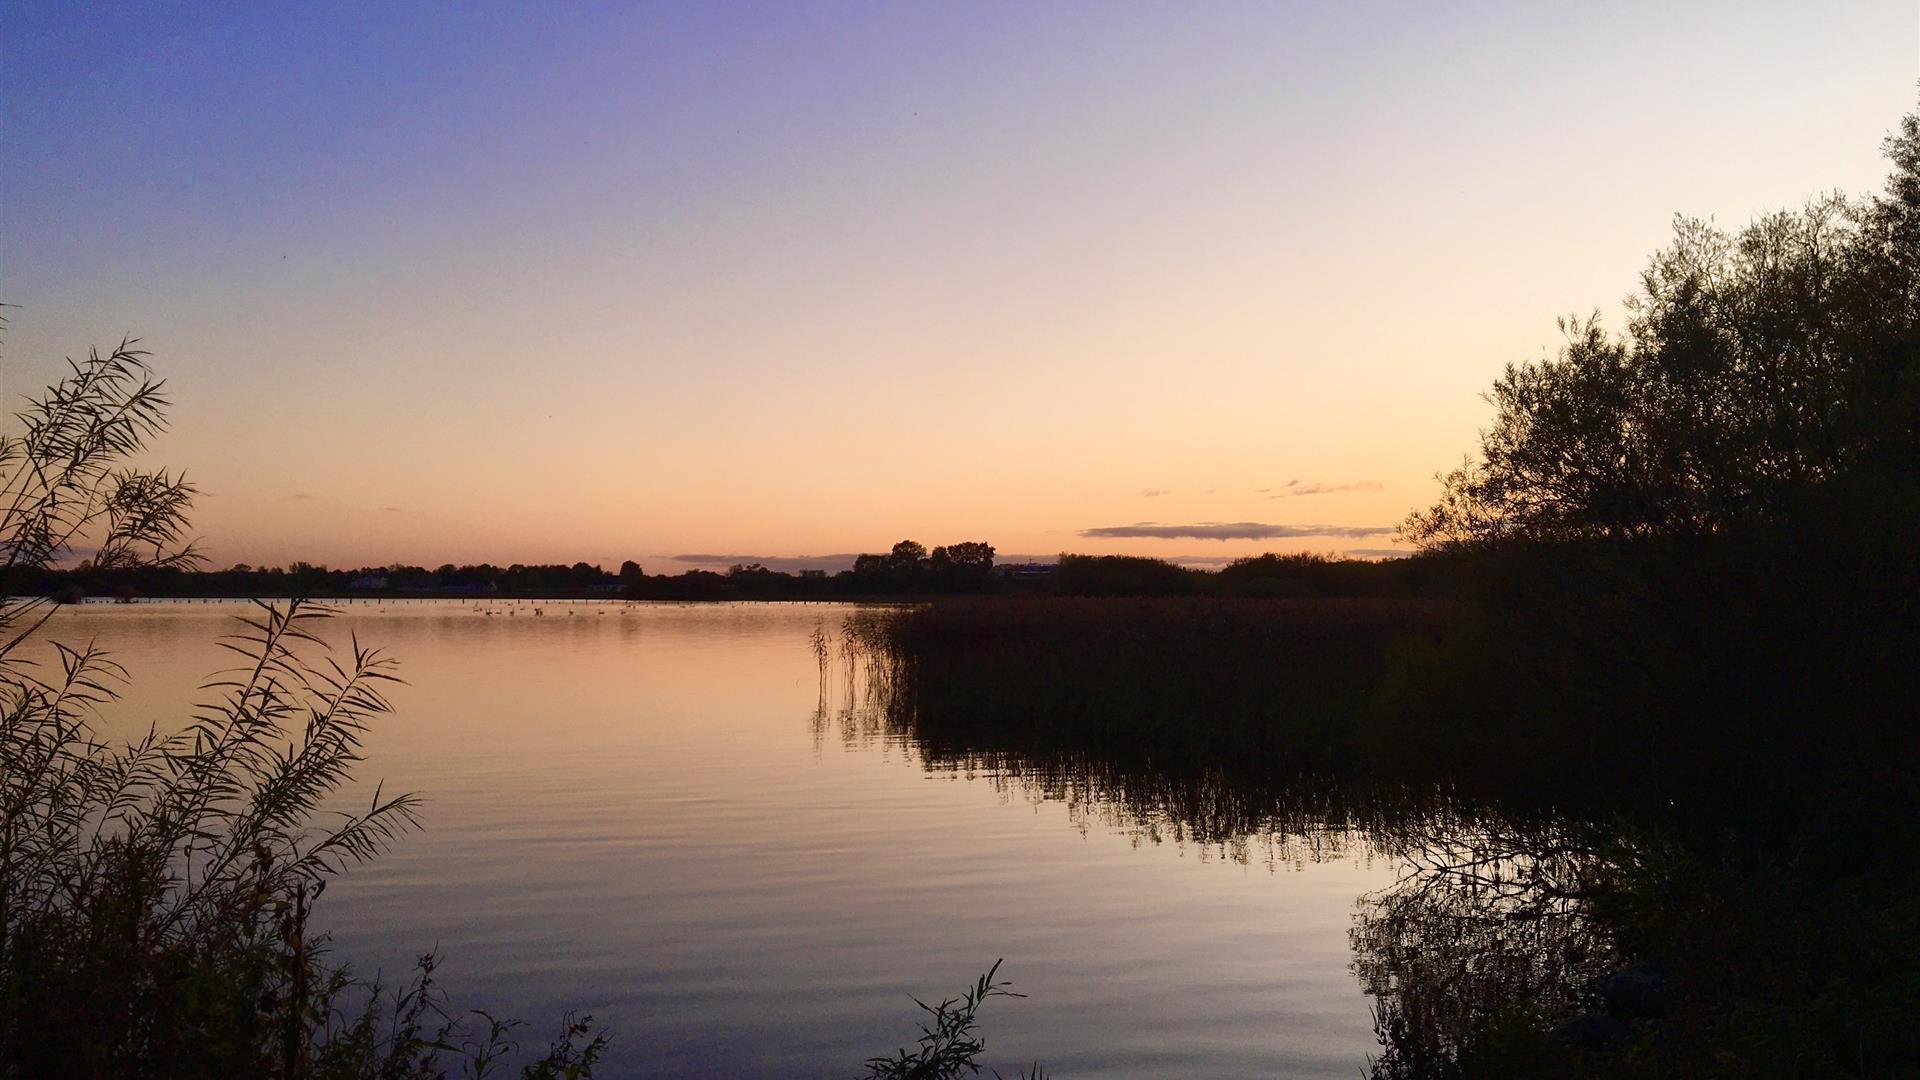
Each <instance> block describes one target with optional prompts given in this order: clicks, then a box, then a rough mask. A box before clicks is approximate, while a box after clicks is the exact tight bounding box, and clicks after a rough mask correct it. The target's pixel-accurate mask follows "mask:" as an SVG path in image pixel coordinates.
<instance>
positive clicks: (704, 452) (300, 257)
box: [0, 0, 1920, 572]
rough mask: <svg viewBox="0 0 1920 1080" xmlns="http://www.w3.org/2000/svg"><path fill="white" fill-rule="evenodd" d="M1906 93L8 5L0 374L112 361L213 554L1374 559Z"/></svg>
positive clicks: (1595, 14)
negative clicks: (186, 487)
mask: <svg viewBox="0 0 1920 1080" xmlns="http://www.w3.org/2000/svg"><path fill="white" fill-rule="evenodd" d="M1916 80H1920V9H1917V8H1916V5H1915V4H1914V3H1913V2H1912V0H1884V2H1880V3H1855V4H1805V3H1795V4H1756V3H1734V4H1724V5H1718V4H1671V3H1655V4H1645V5H1627V4H1608V5H1594V4H1580V5H1574V4H1568V5H1543V4H1537V3H1524V4H1511V5H1494V4H1486V5H1477V6H1473V7H1471V8H1469V7H1467V6H1465V5H1455V4H1408V5H1404V6H1396V5H1384V4H1380V5H1374V4H1280V3H1271V4H1253V5H1241V4H1200V3H1192V4H1110V3H1095V4H1086V5H1070V4H1054V3H1048V4H1019V5H979V4H965V3H963V4H892V5H882V4H789V3H781V4H768V5H764V6H755V5H746V4H724V5H718V4H701V5H695V4H685V5H651V6H642V5H638V4H609V5H604V6H594V7H585V6H575V5H560V4H525V5H505V4H479V5H438V4H435V5H429V4H372V3H366V4H308V5H288V6H284V7H278V6H272V5H266V4H258V5H253V4H248V5H222V6H217V7H216V6H193V7H179V8H172V7H170V6H166V5H131V4H129V5H112V6H110V7H108V8H107V9H106V10H97V9H95V8H92V7H88V8H81V7H79V6H77V5H69V4H39V3H23V2H21V0H10V2H9V3H7V4H6V5H5V7H4V8H0V300H4V301H6V302H8V303H10V304H13V305H17V306H16V307H14V308H12V309H9V311H8V312H7V314H8V318H9V320H10V323H11V325H10V327H9V329H8V331H7V333H6V338H5V347H4V354H3V360H4V366H3V367H0V378H3V380H4V382H3V384H0V389H4V391H5V392H6V394H7V396H8V397H9V398H17V396H18V395H19V394H21V393H24V392H27V391H30V390H33V389H35V388H37V387H38V386H39V385H41V384H42V383H44V382H45V381H47V380H48V379H49V378H50V377H52V376H53V375H54V374H55V373H56V371H57V365H58V364H59V361H60V358H61V357H62V356H65V355H77V354H80V353H83V352H84V351H85V349H86V347H87V346H88V345H89V344H94V343H98V344H102V345H110V344H114V343H116V342H117V341H118V340H119V338H120V337H121V335H123V334H134V335H137V336H140V337H142V338H144V339H145V343H146V345H147V347H148V348H150V349H152V350H153V352H154V360H155V363H156V365H157V366H158V367H159V369H160V370H161V371H162V372H163V373H164V374H165V375H167V376H168V377H169V378H170V380H171V382H172V386H173V389H174V393H175V397H176V400H177V402H178V408H177V410H176V413H175V431H174V433H173V434H172V435H170V436H169V437H168V438H167V439H166V441H165V442H164V444H163V448H162V452H161V453H160V454H159V455H158V460H161V461H164V462H165V463H167V464H170V465H180V466H184V467H186V468H187V469H188V471H189V473H190V474H191V475H192V476H194V477H195V478H197V480H198V482H199V484H200V485H201V486H202V487H203V488H204V490H205V493H206V496H205V498H204V499H203V500H202V502H201V504H200V507H199V509H198V512H197V522H198V526H199V531H200V532H201V533H202V534H204V536H205V538H206V545H207V548H208V551H209V553H210V555H211V557H212V560H213V562H214V563H215V564H217V565H227V564H230V563H233V562H237V561H246V562H252V563H282V562H286V561H290V560H293V559H305V560H308V561H313V562H325V563H329V564H333V565H361V564H371V563H388V562H393V561H404V562H424V563H427V564H429V565H434V564H438V563H440V562H447V561H452V562H466V561H480V560H486V561H492V562H497V563H508V562H514V561H520V562H535V561H568V562H571V561H574V560H576V559H585V560H587V561H590V562H602V563H605V564H608V565H609V566H610V565H612V564H614V563H617V562H618V561H619V560H621V559H624V558H638V559H640V560H641V561H642V563H643V564H644V565H645V567H646V569H647V570H648V571H649V572H662V571H668V572H670V571H673V570H675V569H677V568H680V567H684V566H686V565H694V562H691V561H688V560H676V559H675V558H674V557H675V556H687V555H713V556H720V557H723V561H731V560H733V559H735V558H745V559H763V560H770V559H772V558H774V557H793V556H823V555H835V554H844V553H852V552H859V551H872V550H883V549H884V548H885V547H887V546H888V545H890V544H891V543H892V542H893V541H894V540H897V539H900V538H901V537H913V538H916V539H919V540H921V541H923V542H925V543H928V544H938V543H947V542H951V541H958V540H969V539H980V540H986V541H989V542H991V543H993V544H994V545H995V546H996V547H997V548H998V549H999V550H1000V551H1001V552H1003V553H1008V554H1012V553H1051V552H1058V551H1061V550H1075V551H1091V552H1124V553H1135V554H1148V555H1157V556H1168V557H1205V558H1215V559H1220V558H1227V557H1232V556H1238V555H1244V554H1251V553H1254V552H1257V551H1261V550H1300V549H1307V550H1317V551H1358V552H1374V551H1377V550H1380V549H1386V548H1391V547H1393V546H1395V542H1394V540H1393V536H1392V526H1393V525H1395V524H1396V523H1397V522H1398V521H1399V520H1400V519H1401V518H1402V517H1403V516H1404V515H1405V514H1406V513H1407V512H1408V511H1409V510H1410V509H1413V508H1414V507H1416V506H1418V505H1420V504H1422V503H1423V502H1424V501H1425V500H1427V499H1429V498H1430V497H1431V496H1432V495H1433V494H1434V492H1435V490H1436V488H1437V485H1436V483H1435V481H1434V479H1433V474H1434V473H1435V472H1436V471H1439V470H1442V469H1445V468H1448V467H1450V466H1451V465H1453V464H1454V463H1456V462H1457V461H1458V460H1459V459H1460V457H1461V455H1463V454H1464V453H1465V452H1466V451H1467V450H1469V449H1470V448H1471V446H1472V445H1473V440H1474V435H1475V432H1476V431H1477V430H1478V429H1479V428H1480V427H1481V426H1483V425H1484V424H1485V422H1486V420H1487V419H1488V415H1489V412H1488V406H1487V405H1486V404H1485V402H1484V401H1482V400H1481V398H1480V394H1481V392H1482V391H1483V390H1484V389H1485V388H1486V387H1487V385H1488V383H1489V382H1490V381H1491V379H1492V378H1493V377H1494V375H1495V374H1497V373H1498V371H1499V369H1500V368H1501V366H1502V365H1504V364H1505V363H1507V362H1509V361H1516V360H1526V359H1531V358H1536V357H1539V356H1541V355H1543V353H1545V352H1550V351H1551V350H1552V349H1553V347H1554V346H1555V344H1556V342H1557V341H1558V332H1557V331H1556V329H1555V326H1554V319H1555V316H1557V315H1561V314H1566V313H1572V312H1581V313H1584V312H1587V311H1590V310H1593V309H1595V308H1596V307H1597V308H1599V309H1600V310H1601V311H1602V313H1603V315H1604V316H1605V317H1606V319H1607V321H1608V322H1610V323H1611V324H1612V325H1615V326H1618V325H1619V323H1620V318H1619V303H1620V300H1621V298H1622V297H1623V296H1624V295H1625V294H1626V293H1627V292H1628V291H1629V290H1630V289H1631V287H1632V285H1633V283H1634V280H1635V275H1636V273H1637V272H1638V271H1639V270H1640V268H1641V267H1642V265H1643V264H1644V262H1645V259H1646V257H1647V256H1648V254H1649V253H1650V252H1652V251H1653V250H1654V249H1655V248H1656V247H1658V246H1659V245H1660V244H1661V243H1662V242H1663V241H1664V239H1665V237H1666V236H1667V234H1668V231H1669V228H1670V221H1671V218H1672V215H1673V214H1675V213H1676V212H1685V213H1690V214H1700V215H1713V216H1715V217H1716V218H1717V219H1718V220H1719V221H1720V222H1722V223H1724V224H1730V225H1738V224H1741V223H1744V222H1745V221H1746V220H1748V219H1749V218H1750V217H1751V216H1753V215H1754V214H1756V213H1758V212H1762V211H1765V210H1769V209H1775V208H1780V207H1785V206H1794V205H1798V204H1800V203H1802V202H1804V201H1805V200H1806V199H1808V198H1809V197H1811V196H1814V195H1816V194H1818V193H1820V192H1823V191H1829V190H1833V189H1836V188H1838V189H1842V190H1847V191H1851V192H1856V193H1857V192H1864V191H1867V190H1870V189H1873V188H1875V187H1877V186H1878V184H1879V182H1880V180H1881V178H1882V177H1883V175H1884V172H1885V168H1884V163H1883V162H1882V160H1881V158H1880V157H1879V143H1880V140H1881V138H1882V136H1883V135H1884V134H1885V133H1886V132H1887V131H1888V130H1889V129H1890V128H1891V127H1892V126H1893V125H1894V124H1895V123H1896V122H1897V121H1898V119H1899V117H1900V116H1901V115H1902V114H1903V113H1905V112H1908V111H1911V109H1912V108H1913V107H1914V104H1915V100H1916ZM1222 536H1224V537H1228V539H1218V538H1217V537H1222Z"/></svg>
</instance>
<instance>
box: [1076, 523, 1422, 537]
mask: <svg viewBox="0 0 1920 1080" xmlns="http://www.w3.org/2000/svg"><path fill="white" fill-rule="evenodd" d="M1393 531H1394V526H1392V525H1268V524H1266V523H1264V522H1259V521H1206V522H1201V523H1199V524H1197V525H1161V524H1159V523H1157V522H1152V521H1142V522H1138V523H1136V524H1133V525H1108V526H1104V527H1102V528H1098V529H1081V530H1080V535H1081V536H1083V537H1086V538H1087V539H1089V540H1119V539H1147V540H1189V539H1191V540H1283V539H1291V538H1295V537H1302V536H1339V537H1346V538H1349V539H1354V540H1361V539H1365V538H1366V537H1369V536H1385V535H1387V534H1389V533H1391V532H1393Z"/></svg>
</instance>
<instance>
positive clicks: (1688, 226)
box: [1403, 116, 1920, 546]
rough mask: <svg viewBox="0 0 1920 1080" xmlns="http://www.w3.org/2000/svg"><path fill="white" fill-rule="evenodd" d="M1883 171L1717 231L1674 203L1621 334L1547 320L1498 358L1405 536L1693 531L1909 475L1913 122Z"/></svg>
mask: <svg viewBox="0 0 1920 1080" xmlns="http://www.w3.org/2000/svg"><path fill="white" fill-rule="evenodd" d="M1887 151H1888V156H1889V157H1890V158H1891V159H1892V161H1893V164H1894V174H1893V176H1892V178H1891V179H1890V180H1889V182H1888V184H1887V188H1886V191H1885V192H1884V193H1883V194H1881V195H1878V196H1874V197H1871V198H1869V199H1866V200H1864V201H1859V202H1856V201H1852V200H1848V199H1846V198H1843V197H1839V196H1833V197H1829V198H1825V199H1821V200H1818V201H1816V202H1814V203H1812V204H1810V205H1809V206H1808V207H1806V208H1805V209H1804V210H1801V211H1798V212H1782V213H1778V214H1772V215H1769V216H1766V217H1763V218H1761V219H1759V220H1757V221H1755V222H1753V223H1752V224H1751V225H1749V226H1747V227H1746V228H1745V229H1743V230H1741V231H1740V232H1738V233H1734V234H1729V233H1727V232H1724V231H1722V230H1720V229H1718V228H1716V227H1714V226H1713V225H1711V224H1710V223H1708V222H1704V221H1699V220H1693V219H1680V220H1679V221H1677V222H1676V224H1675V230H1674V232H1675V235H1674V240H1673V243H1672V244H1671V245H1670V246H1669V247H1667V248H1666V249H1665V250H1663V251H1661V252H1659V253H1658V254H1656V255H1655V256H1654V257H1653V259H1652V261H1651V263H1650V264H1649V266H1648V268H1647V269H1646V271H1645V272H1644V273H1643V274H1642V275H1641V287H1640V291H1639V293H1638V295H1637V296H1635V297H1634V298H1632V299H1631V300H1630V301H1629V311H1630V319H1629V322H1628V326H1627V333H1626V335H1625V336H1624V337H1620V336H1614V335H1610V334H1608V333H1606V332H1605V331H1603V330H1602V329H1601V327H1600V325H1599V322H1598V319H1597V317H1589V318H1587V319H1574V320H1566V321H1563V322H1562V323H1561V327H1562V330H1563V332H1564V333H1565V334H1566V336H1567V344H1566V346H1565V348H1563V349H1562V350H1561V352H1560V354H1559V356H1558V357H1557V358H1555V359H1552V360H1546V361H1543V362H1539V363H1529V364H1518V365H1509V366H1508V367H1507V369H1506V371H1505V373H1504V374H1502V375H1501V377H1500V378H1499V379H1498V380H1496V382H1495V383H1494V386H1493V390H1492V392H1491V393H1490V395H1489V400H1490V401H1491V402H1492V403H1493V405H1494V407H1495V409H1496V415H1495V419H1494V423H1493V426H1492V427H1491V428H1489V429H1488V430H1486V431H1485V432H1483V433H1482V435H1481V442H1480V452H1479V455H1478V457H1477V459H1469V460H1468V461H1467V463H1465V464H1464V465H1462V466H1461V467H1460V468H1459V469H1457V470H1455V471H1454V472H1452V473H1450V474H1448V475H1447V476H1445V477H1444V478H1443V482H1444V490H1443V492H1442V495H1441V498H1440V500H1439V501H1438V502H1437V503H1436V504H1435V505H1434V506H1433V507H1431V508H1429V509H1427V510H1425V511H1421V512H1418V513H1415V514H1413V515H1412V516H1411V517H1409V518H1408V519H1407V521H1406V523H1405V524H1404V525H1403V532H1404V534H1405V536H1406V537H1407V538H1408V539H1410V540H1413V541H1414V542H1416V543H1419V544H1422V545H1425V546H1433V545H1439V544H1445V543H1449V542H1456V541H1471V540H1487V539H1501V538H1525V539H1544V540H1565V539H1580V538H1592V537H1609V538H1624V537H1637V536H1671V535H1687V534H1702V533H1708V532H1714V531H1718V530H1721V529H1724V528H1726V527H1727V526H1729V525H1731V524H1733V523H1736V522H1753V521H1769V520H1778V519H1779V518H1780V517H1781V516H1783V515H1784V514H1786V513H1788V512H1789V511H1790V510H1791V509H1792V508H1795V507H1800V506H1804V505H1805V501H1806V499H1807V497H1808V495H1809V494H1810V493H1811V492H1813V491H1814V490H1815V489H1820V488H1824V487H1827V486H1830V485H1835V484H1840V485H1842V486H1847V485H1860V486H1862V487H1864V488H1874V487H1878V486H1880V485H1883V484H1886V483H1894V484H1900V485H1906V486H1911V484H1912V481H1913V475H1914V469H1915V467H1916V465H1915V463H1916V462H1920V404H1917V403H1920V333H1916V328H1920V288H1916V281H1920V254H1916V252H1920V124H1917V123H1916V119H1915V117H1911V116H1910V117H1908V118H1907V119H1906V120H1905V122H1904V123H1903V125H1902V128H1901V131H1900V133H1899V134H1898V135H1896V136H1895V137H1893V138H1891V139H1889V140H1888V141H1887Z"/></svg>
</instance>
